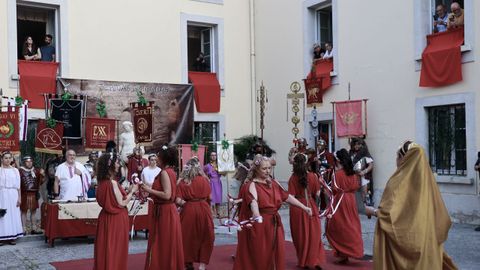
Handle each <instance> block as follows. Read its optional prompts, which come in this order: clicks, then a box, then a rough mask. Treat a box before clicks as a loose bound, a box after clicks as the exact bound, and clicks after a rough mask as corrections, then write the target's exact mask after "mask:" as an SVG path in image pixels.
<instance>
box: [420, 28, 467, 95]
mask: <svg viewBox="0 0 480 270" xmlns="http://www.w3.org/2000/svg"><path fill="white" fill-rule="evenodd" d="M463 40H464V31H463V27H462V28H456V29H453V30H449V31H446V32H442V33H437V34H432V35H428V36H427V47H426V48H425V50H423V53H422V70H421V73H420V86H422V87H438V86H444V85H449V84H452V83H456V82H459V81H461V80H462V79H463V78H462V53H461V51H460V47H461V46H462V44H463Z"/></svg>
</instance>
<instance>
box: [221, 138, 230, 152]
mask: <svg viewBox="0 0 480 270" xmlns="http://www.w3.org/2000/svg"><path fill="white" fill-rule="evenodd" d="M228 147H230V143H229V142H228V140H227V139H223V140H222V149H223V150H227V149H228Z"/></svg>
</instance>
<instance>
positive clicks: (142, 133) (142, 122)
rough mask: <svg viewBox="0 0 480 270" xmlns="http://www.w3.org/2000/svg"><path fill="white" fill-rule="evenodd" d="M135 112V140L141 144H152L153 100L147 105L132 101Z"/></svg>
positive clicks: (131, 104)
mask: <svg viewBox="0 0 480 270" xmlns="http://www.w3.org/2000/svg"><path fill="white" fill-rule="evenodd" d="M130 106H131V108H132V112H133V129H134V131H135V142H136V143H137V144H139V145H145V146H151V145H152V131H153V127H152V125H153V102H149V103H148V104H147V105H140V103H130Z"/></svg>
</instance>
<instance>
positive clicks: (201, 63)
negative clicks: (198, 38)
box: [193, 52, 207, 72]
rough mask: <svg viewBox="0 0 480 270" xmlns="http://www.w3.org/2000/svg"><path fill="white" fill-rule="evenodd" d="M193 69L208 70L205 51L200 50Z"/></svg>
mask: <svg viewBox="0 0 480 270" xmlns="http://www.w3.org/2000/svg"><path fill="white" fill-rule="evenodd" d="M193 69H194V70H195V71H200V72H206V71H207V62H206V61H205V57H204V55H203V52H200V53H199V54H198V57H197V58H196V59H195V63H193Z"/></svg>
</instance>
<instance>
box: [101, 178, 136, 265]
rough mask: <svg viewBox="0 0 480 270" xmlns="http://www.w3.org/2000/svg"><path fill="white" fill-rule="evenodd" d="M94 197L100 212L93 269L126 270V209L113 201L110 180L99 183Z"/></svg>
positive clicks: (127, 222)
mask: <svg viewBox="0 0 480 270" xmlns="http://www.w3.org/2000/svg"><path fill="white" fill-rule="evenodd" d="M117 185H118V188H119V189H120V192H122V195H123V196H124V198H125V196H127V194H126V193H125V191H124V190H123V188H122V187H121V186H120V184H118V183H117ZM96 196H97V202H98V204H99V205H100V206H101V207H102V211H101V212H100V214H99V215H98V222H97V235H96V237H95V254H94V257H95V261H94V268H93V269H98V270H103V269H112V270H121V269H124V270H126V269H127V258H128V226H129V221H128V212H127V209H126V208H125V207H122V206H120V205H119V204H118V202H117V200H116V199H115V194H114V192H113V185H112V181H110V180H103V181H100V182H99V184H98V187H97V193H96Z"/></svg>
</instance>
